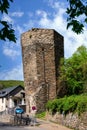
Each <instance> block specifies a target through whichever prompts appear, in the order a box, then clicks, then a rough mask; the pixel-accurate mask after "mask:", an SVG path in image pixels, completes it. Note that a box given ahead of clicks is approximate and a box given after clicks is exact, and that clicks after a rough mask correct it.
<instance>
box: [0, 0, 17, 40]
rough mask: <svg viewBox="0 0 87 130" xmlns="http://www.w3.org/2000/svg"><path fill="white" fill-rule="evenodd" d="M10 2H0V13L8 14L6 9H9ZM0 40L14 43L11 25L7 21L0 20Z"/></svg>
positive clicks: (14, 38) (11, 0)
mask: <svg viewBox="0 0 87 130" xmlns="http://www.w3.org/2000/svg"><path fill="white" fill-rule="evenodd" d="M10 2H13V0H0V13H1V15H3V13H6V14H8V9H9V7H10ZM0 39H1V40H4V41H6V39H8V40H10V41H13V42H16V37H15V34H14V29H13V28H12V25H11V24H9V23H8V22H7V21H3V20H0Z"/></svg>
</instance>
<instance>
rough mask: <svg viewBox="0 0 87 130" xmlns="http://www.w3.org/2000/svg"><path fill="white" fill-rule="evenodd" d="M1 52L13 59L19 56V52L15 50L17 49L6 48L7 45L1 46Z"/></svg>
mask: <svg viewBox="0 0 87 130" xmlns="http://www.w3.org/2000/svg"><path fill="white" fill-rule="evenodd" d="M3 54H4V55H5V56H8V57H10V58H11V59H13V60H14V59H15V57H17V56H19V55H20V52H19V51H17V50H14V49H12V48H8V47H7V46H4V48H3Z"/></svg>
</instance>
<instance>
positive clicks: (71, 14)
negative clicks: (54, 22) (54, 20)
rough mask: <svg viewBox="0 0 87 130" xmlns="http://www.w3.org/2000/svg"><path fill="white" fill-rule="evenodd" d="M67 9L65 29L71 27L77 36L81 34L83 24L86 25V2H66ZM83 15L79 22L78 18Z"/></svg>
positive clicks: (72, 0) (69, 0)
mask: <svg viewBox="0 0 87 130" xmlns="http://www.w3.org/2000/svg"><path fill="white" fill-rule="evenodd" d="M67 1H68V3H69V7H68V8H67V11H66V13H67V14H68V18H67V28H69V27H72V30H73V31H74V32H76V33H77V34H80V33H82V32H83V29H84V25H85V23H86V24H87V1H82V0H67ZM82 15H84V18H83V21H82V20H80V16H82Z"/></svg>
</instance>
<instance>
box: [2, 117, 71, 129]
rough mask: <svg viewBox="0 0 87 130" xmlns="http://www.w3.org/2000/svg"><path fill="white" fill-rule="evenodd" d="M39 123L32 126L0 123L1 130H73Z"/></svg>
mask: <svg viewBox="0 0 87 130" xmlns="http://www.w3.org/2000/svg"><path fill="white" fill-rule="evenodd" d="M37 122H38V123H36V124H35V125H32V126H11V125H9V124H6V123H0V130H72V129H70V128H67V127H65V126H62V125H59V124H56V123H53V122H50V121H46V120H39V119H38V120H37Z"/></svg>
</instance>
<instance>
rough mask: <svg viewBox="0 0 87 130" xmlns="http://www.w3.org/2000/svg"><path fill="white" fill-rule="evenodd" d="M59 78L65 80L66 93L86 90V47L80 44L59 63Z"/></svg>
mask: <svg viewBox="0 0 87 130" xmlns="http://www.w3.org/2000/svg"><path fill="white" fill-rule="evenodd" d="M60 80H61V81H62V82H66V86H67V95H72V94H81V93H83V92H84V91H86V90H87V85H86V83H87V48H86V47H85V46H81V47H79V48H78V49H77V51H76V52H75V53H74V54H73V55H72V57H70V58H68V59H64V60H62V62H61V63H60Z"/></svg>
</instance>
